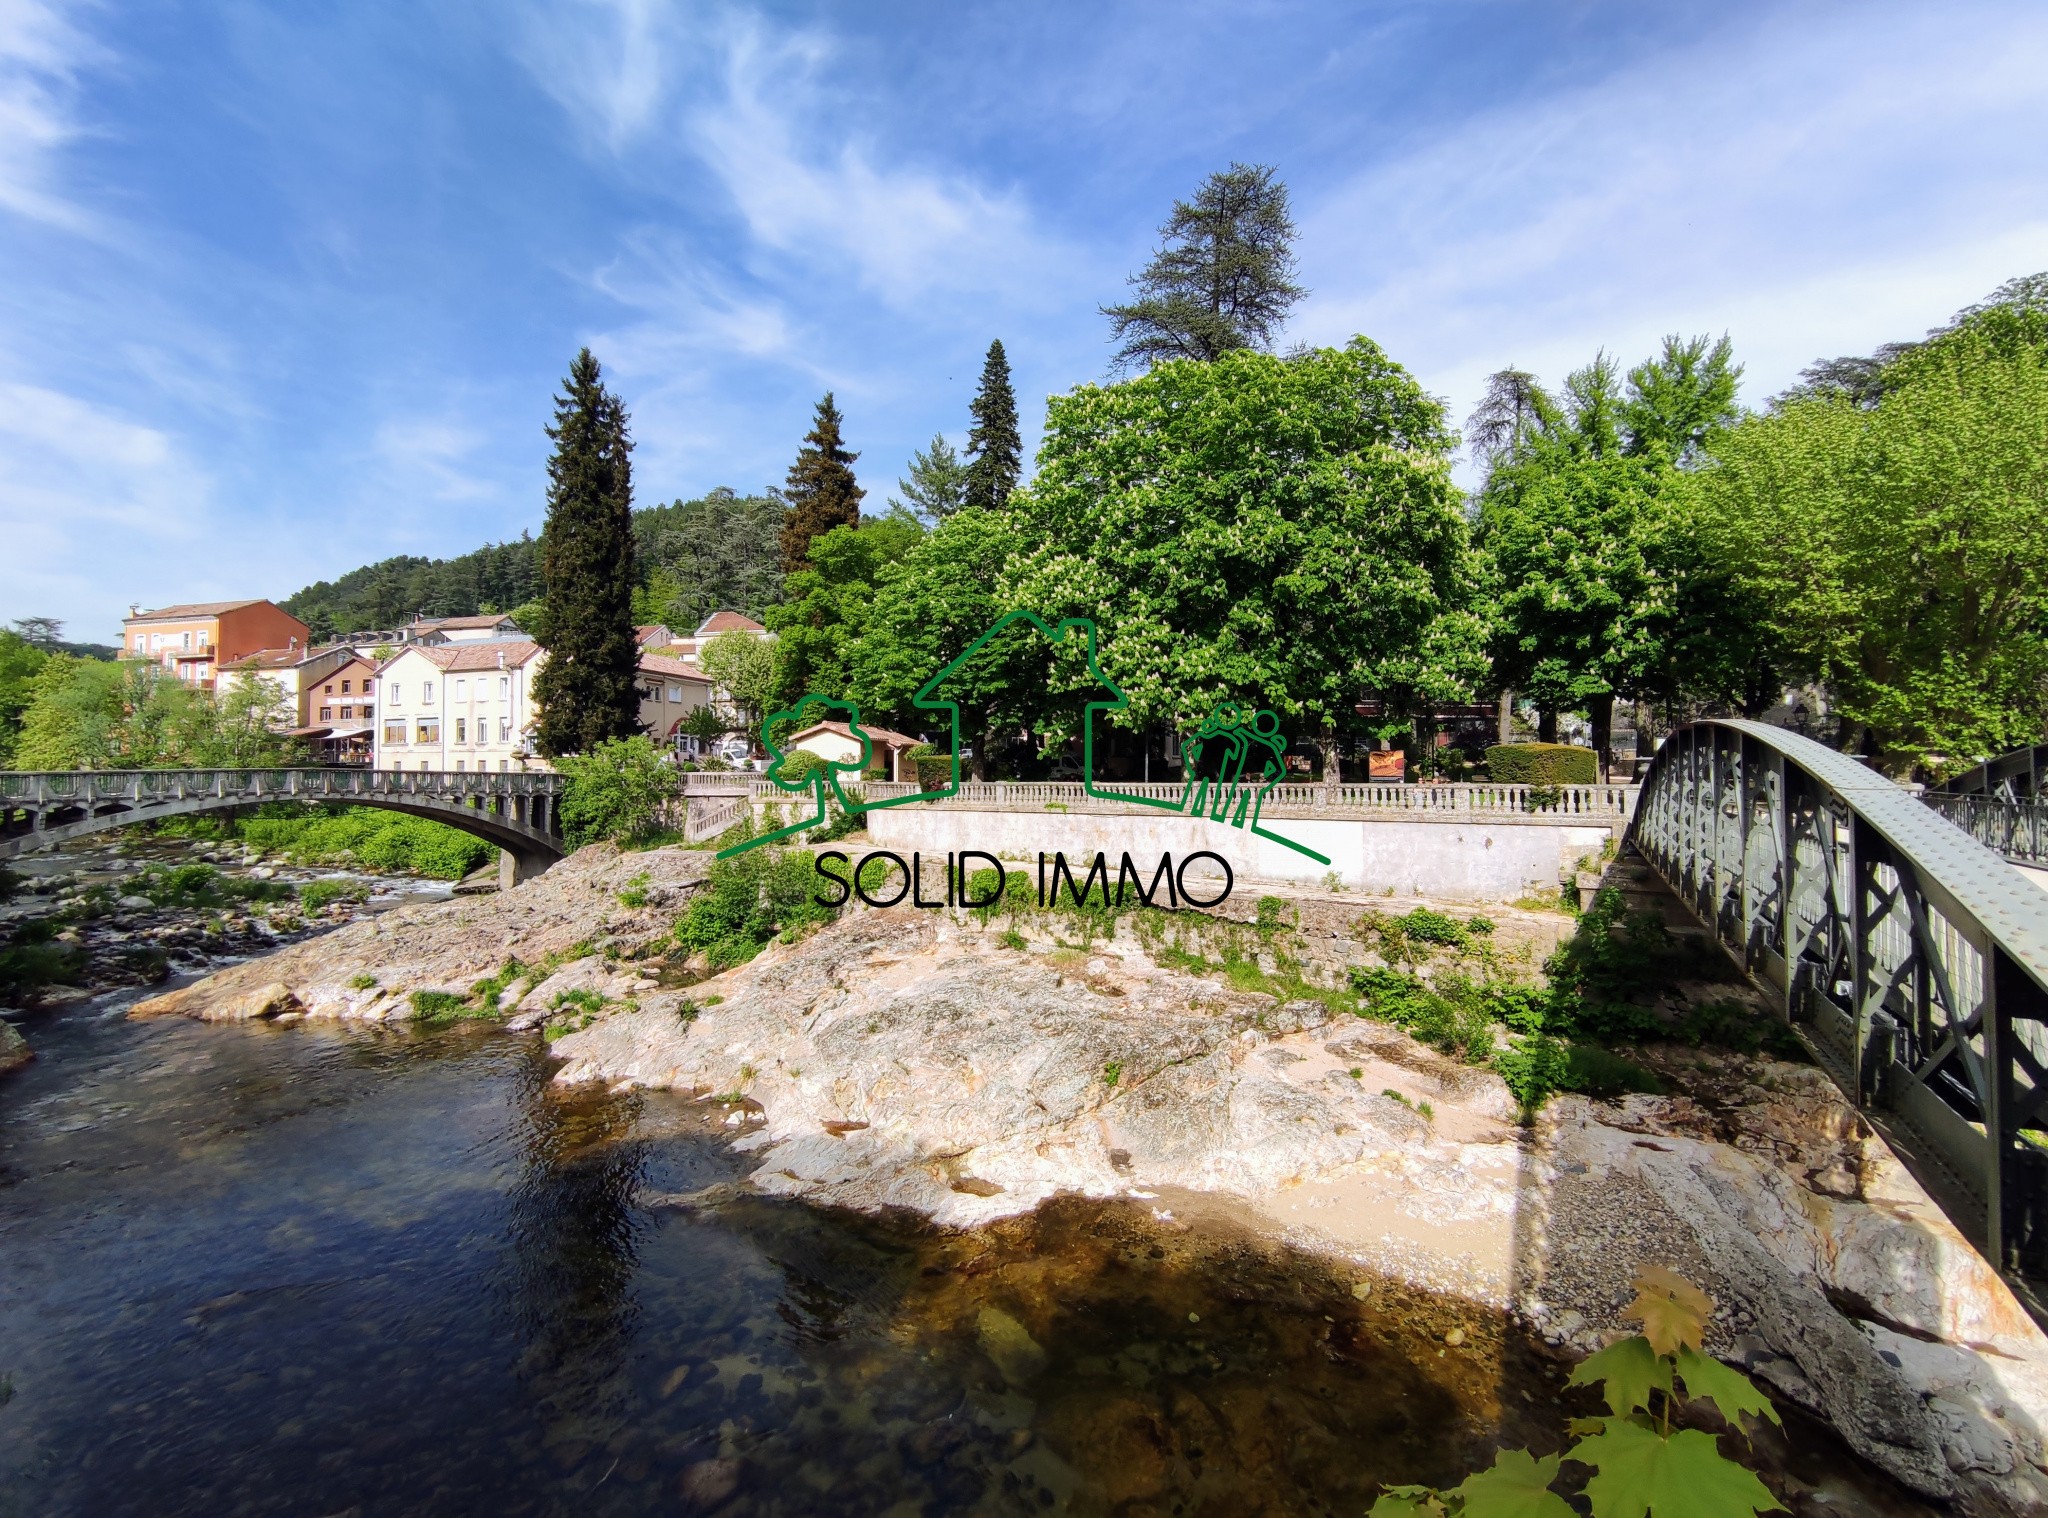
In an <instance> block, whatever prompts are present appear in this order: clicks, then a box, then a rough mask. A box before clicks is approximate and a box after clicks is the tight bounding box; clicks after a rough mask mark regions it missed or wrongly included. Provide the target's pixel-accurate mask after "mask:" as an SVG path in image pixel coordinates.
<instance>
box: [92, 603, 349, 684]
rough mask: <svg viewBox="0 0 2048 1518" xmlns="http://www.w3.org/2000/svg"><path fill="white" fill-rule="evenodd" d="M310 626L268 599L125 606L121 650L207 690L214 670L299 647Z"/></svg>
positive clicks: (307, 639) (308, 638) (309, 635)
mask: <svg viewBox="0 0 2048 1518" xmlns="http://www.w3.org/2000/svg"><path fill="white" fill-rule="evenodd" d="M312 635H313V630H312V629H311V628H309V627H308V626H306V624H305V623H303V622H301V621H300V620H299V619H298V618H297V617H295V616H293V615H292V614H291V613H290V612H288V611H285V610H284V609H283V608H281V607H279V606H276V605H274V604H272V603H271V602H269V601H200V602H195V603H193V604H191V605H187V606H165V607H162V608H160V609H159V610H156V611H144V610H143V609H142V608H141V607H139V606H131V607H129V608H128V619H127V620H126V621H125V622H123V623H122V624H121V652H122V654H123V656H125V657H127V658H130V659H147V660H149V661H150V662H151V663H153V664H161V665H163V667H164V668H165V669H167V670H170V671H172V672H173V673H174V674H176V675H177V677H178V678H179V679H180V680H184V681H187V682H189V683H190V684H193V685H196V686H199V687H200V688H201V689H203V690H212V689H213V686H214V680H215V671H216V670H217V669H219V667H220V666H221V665H223V664H231V663H233V662H235V661H236V660H238V659H245V658H247V657H248V656H249V655H251V654H255V653H261V652H262V651H263V650H265V649H275V648H281V649H304V648H306V646H307V644H308V643H309V642H310V641H311V639H312Z"/></svg>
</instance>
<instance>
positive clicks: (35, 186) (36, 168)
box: [0, 0, 106, 231]
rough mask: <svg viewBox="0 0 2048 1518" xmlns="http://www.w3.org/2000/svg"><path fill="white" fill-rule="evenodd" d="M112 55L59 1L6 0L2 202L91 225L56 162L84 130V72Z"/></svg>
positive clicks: (0, 61)
mask: <svg viewBox="0 0 2048 1518" xmlns="http://www.w3.org/2000/svg"><path fill="white" fill-rule="evenodd" d="M105 56H106V55H105V54H104V53H103V52H102V50H101V49H100V48H99V47H98V46H97V45H96V44H95V43H93V42H92V41H91V40H90V39H89V38H87V37H86V36H85V34H84V33H83V32H81V31H79V30H78V28H77V27H75V26H74V25H73V24H72V22H71V19H70V17H69V16H68V15H66V14H65V10H64V8H63V7H62V6H61V5H60V4H58V3H57V0H0V209H4V210H8V211H12V212H14V213H15V214H16V215H18V216H24V217H27V218H29V219H30V220H32V221H40V222H47V223H49V224H51V225H54V226H59V227H63V228H66V229H69V230H73V231H83V230H87V229H88V228H89V227H90V225H91V218H90V217H89V216H88V215H87V214H86V212H85V211H83V210H82V209H81V208H80V207H78V206H77V205H75V204H73V203H72V201H71V200H69V199H68V198H66V197H65V196H64V195H63V194H62V192H61V191H60V190H59V189H58V188H57V186H56V183H55V178H56V176H55V171H54V161H55V159H56V158H57V156H58V154H59V153H60V152H61V151H62V149H63V148H64V147H65V146H66V145H67V144H68V143H70V142H71V141H72V140H73V139H74V138H76V137H77V136H78V135H80V127H79V125H78V122H77V120H76V118H75V116H74V114H73V111H72V97H73V95H74V93H75V88H76V80H77V76H78V74H79V72H80V71H81V70H82V69H83V68H85V67H86V66H87V65H88V64H92V63H98V62H103V61H104V60H105Z"/></svg>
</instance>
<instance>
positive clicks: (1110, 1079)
mask: <svg viewBox="0 0 2048 1518" xmlns="http://www.w3.org/2000/svg"><path fill="white" fill-rule="evenodd" d="M1123 1073H1124V1062H1123V1061H1122V1060H1120V1059H1111V1060H1104V1061H1103V1063H1102V1084H1103V1085H1105V1086H1107V1087H1109V1088H1110V1089H1111V1090H1112V1091H1114V1090H1115V1089H1116V1083H1117V1081H1118V1080H1119V1079H1120V1078H1121V1077H1122V1075H1123Z"/></svg>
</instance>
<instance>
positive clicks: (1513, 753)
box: [1486, 743, 1600, 785]
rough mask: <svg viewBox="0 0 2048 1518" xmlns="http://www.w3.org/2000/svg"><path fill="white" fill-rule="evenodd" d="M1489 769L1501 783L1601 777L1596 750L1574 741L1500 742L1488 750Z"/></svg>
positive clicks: (1579, 780)
mask: <svg viewBox="0 0 2048 1518" xmlns="http://www.w3.org/2000/svg"><path fill="white" fill-rule="evenodd" d="M1486 773H1487V777H1488V778H1489V779H1491V780H1494V781H1496V782H1498V783H1499V784H1501V785H1593V784H1596V783H1597V782H1598V781H1599V779H1600V775H1599V772H1598V770H1597V769H1596V768H1595V765H1594V760H1593V751H1592V750H1591V749H1589V748H1580V747H1578V746H1577V745H1576V744H1571V743H1497V744H1495V745H1494V746H1493V747H1492V748H1490V749H1488V750H1487V751H1486Z"/></svg>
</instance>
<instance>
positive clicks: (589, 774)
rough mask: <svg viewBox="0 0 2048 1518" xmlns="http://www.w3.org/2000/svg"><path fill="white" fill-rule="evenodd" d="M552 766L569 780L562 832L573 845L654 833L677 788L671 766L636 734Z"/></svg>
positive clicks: (627, 839)
mask: <svg viewBox="0 0 2048 1518" xmlns="http://www.w3.org/2000/svg"><path fill="white" fill-rule="evenodd" d="M555 768H556V769H558V770H560V771H561V772H562V774H563V775H564V776H565V777H567V780H568V785H567V787H566V788H565V789H564V791H563V793H562V832H563V835H564V837H565V839H566V841H567V842H568V844H569V847H571V848H572V849H580V848H582V847H583V846H584V845H585V844H590V843H597V842H599V841H600V840H603V839H607V838H615V839H619V840H621V841H624V842H635V841H638V840H640V839H644V838H649V837H652V836H653V835H654V834H655V833H656V832H657V831H659V829H660V828H661V826H662V818H663V815H664V813H665V812H666V810H667V807H668V804H669V802H670V801H672V800H673V799H674V798H675V797H676V795H677V794H678V793H679V792H680V790H681V780H680V778H679V777H678V776H677V774H676V771H675V767H674V766H673V765H671V764H670V763H669V762H668V760H667V759H666V758H665V757H664V755H663V752H662V750H660V749H658V748H656V747H655V745H654V742H653V740H652V739H650V738H648V737H646V736H645V735H644V734H640V733H635V734H634V735H633V736H632V737H630V738H613V739H610V740H608V741H606V742H604V743H600V744H598V745H597V746H596V747H595V748H593V749H592V750H591V751H590V752H589V753H587V754H572V755H568V756H566V757H564V758H562V759H558V760H557V761H556V762H555Z"/></svg>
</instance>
